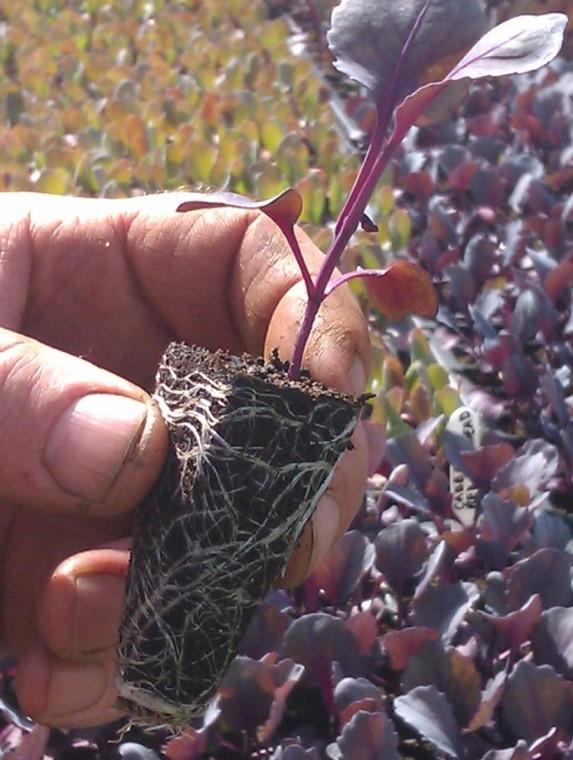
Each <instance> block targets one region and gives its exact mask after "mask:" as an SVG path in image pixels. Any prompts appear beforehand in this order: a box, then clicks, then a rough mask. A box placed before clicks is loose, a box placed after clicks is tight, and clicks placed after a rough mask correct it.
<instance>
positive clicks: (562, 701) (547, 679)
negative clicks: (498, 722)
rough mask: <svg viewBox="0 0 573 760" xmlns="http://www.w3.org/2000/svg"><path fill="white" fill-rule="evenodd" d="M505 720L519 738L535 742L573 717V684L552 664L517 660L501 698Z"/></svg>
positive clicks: (565, 724) (568, 723)
mask: <svg viewBox="0 0 573 760" xmlns="http://www.w3.org/2000/svg"><path fill="white" fill-rule="evenodd" d="M501 707H502V712H503V717H504V721H505V723H506V724H507V726H508V727H509V729H510V730H511V732H512V734H513V735H514V736H515V737H516V738H517V739H525V741H527V742H533V741H535V740H536V739H538V738H539V737H541V736H544V735H545V734H546V733H547V732H548V731H550V730H551V728H553V727H554V726H556V727H557V728H560V729H566V728H568V727H569V726H570V725H571V723H572V721H573V701H572V696H571V687H570V684H568V683H567V682H566V681H565V680H564V679H563V678H561V676H560V675H558V674H557V673H556V672H555V670H554V669H553V668H552V667H550V666H549V665H542V666H538V665H534V664H533V663H531V662H527V661H526V660H521V661H520V662H518V663H517V665H516V666H515V668H514V669H513V671H512V672H511V673H510V675H509V677H508V679H507V684H506V688H505V693H504V695H503V699H502V702H501Z"/></svg>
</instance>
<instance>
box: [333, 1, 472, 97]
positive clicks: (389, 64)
mask: <svg viewBox="0 0 573 760" xmlns="http://www.w3.org/2000/svg"><path fill="white" fill-rule="evenodd" d="M484 27H485V17H484V14H483V11H482V9H481V7H480V4H479V3H478V2H476V0H464V2H463V3H461V2H459V0H415V1H414V2H392V3H388V2H385V0H342V2H341V3H340V4H339V5H338V6H337V8H335V10H334V12H333V14H332V26H331V28H330V31H329V33H328V44H329V46H330V49H331V51H332V53H333V54H334V57H335V61H334V65H335V66H336V68H337V69H338V70H339V71H342V72H343V73H344V74H346V75H347V76H349V77H351V78H352V79H355V80H356V81H358V82H359V83H360V84H363V85H364V86H365V87H366V88H368V89H369V90H370V91H371V92H372V93H374V95H375V97H376V98H377V99H382V98H384V99H385V100H387V102H389V103H390V104H391V105H393V104H395V103H396V102H398V100H399V99H400V98H403V97H404V96H405V95H406V94H407V93H408V92H411V91H412V89H413V88H414V87H415V86H416V84H417V83H418V82H419V81H420V80H421V78H422V76H423V75H425V74H426V75H427V74H428V73H429V74H430V76H431V75H432V73H433V70H437V71H440V69H441V68H442V67H441V66H440V64H442V65H443V62H444V60H446V61H447V60H449V58H450V57H453V56H454V55H455V54H456V53H457V54H458V57H459V54H463V52H465V51H466V50H467V49H468V47H469V46H470V45H472V44H473V43H474V42H475V40H476V39H477V38H478V37H479V35H480V34H481V32H482V31H483V29H484ZM438 76H439V75H438ZM434 78H435V74H434Z"/></svg>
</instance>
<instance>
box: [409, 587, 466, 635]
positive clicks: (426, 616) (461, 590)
mask: <svg viewBox="0 0 573 760" xmlns="http://www.w3.org/2000/svg"><path fill="white" fill-rule="evenodd" d="M479 596H480V594H479V590H478V588H477V586H475V585H474V584H473V583H462V582H458V583H442V584H439V585H437V586H429V587H428V590H427V591H426V592H425V593H424V594H422V595H421V596H420V597H417V598H416V599H415V600H414V601H413V603H412V609H413V619H414V623H415V625H421V626H426V627H428V628H435V629H436V630H437V631H439V633H440V636H441V638H442V640H443V641H444V643H448V642H449V641H451V639H452V638H453V637H454V635H455V633H456V631H457V629H458V627H459V626H460V624H461V623H462V621H463V620H464V618H465V616H466V615H467V613H468V611H469V610H470V609H471V608H472V607H473V606H474V605H475V604H476V603H477V601H478V599H479Z"/></svg>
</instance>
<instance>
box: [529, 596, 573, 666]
mask: <svg viewBox="0 0 573 760" xmlns="http://www.w3.org/2000/svg"><path fill="white" fill-rule="evenodd" d="M532 643H533V652H534V654H535V660H536V662H538V663H540V664H546V665H551V666H553V667H554V668H555V670H556V671H557V672H558V673H561V675H563V676H565V677H566V678H573V608H571V607H552V608H551V609H549V610H546V611H545V612H543V613H542V615H541V618H540V620H539V622H538V624H537V626H536V628H535V630H534V632H533V636H532Z"/></svg>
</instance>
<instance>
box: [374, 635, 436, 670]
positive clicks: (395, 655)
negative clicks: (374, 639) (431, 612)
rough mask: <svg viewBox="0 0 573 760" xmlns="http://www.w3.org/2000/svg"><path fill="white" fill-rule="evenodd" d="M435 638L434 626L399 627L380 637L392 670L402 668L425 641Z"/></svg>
mask: <svg viewBox="0 0 573 760" xmlns="http://www.w3.org/2000/svg"><path fill="white" fill-rule="evenodd" d="M437 638H438V632H437V631H436V630H435V629H434V628H424V627H422V626H417V627H416V628H401V629H400V630H398V631H390V632H389V633H387V634H386V635H385V636H384V638H383V639H382V646H383V648H384V651H385V653H386V654H387V655H388V660H389V665H390V667H391V668H392V670H403V669H404V668H405V667H406V665H407V664H408V661H409V660H410V658H411V657H413V656H414V655H416V654H417V653H418V652H419V651H420V649H421V648H422V646H423V645H424V644H425V643H426V641H435V640H436V639H437Z"/></svg>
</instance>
